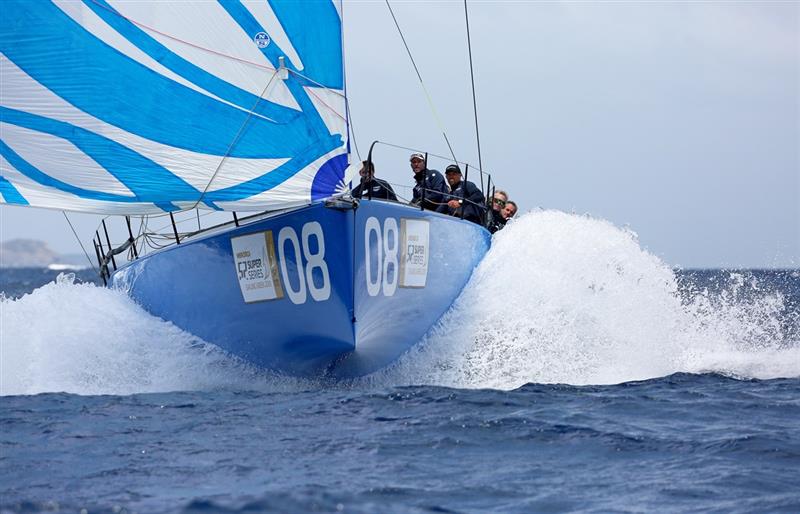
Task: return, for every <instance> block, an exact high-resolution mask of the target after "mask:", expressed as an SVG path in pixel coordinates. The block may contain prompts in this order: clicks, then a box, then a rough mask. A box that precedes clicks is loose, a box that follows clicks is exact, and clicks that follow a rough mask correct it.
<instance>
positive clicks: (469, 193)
mask: <svg viewBox="0 0 800 514" xmlns="http://www.w3.org/2000/svg"><path fill="white" fill-rule="evenodd" d="M444 174H445V178H446V179H447V183H448V184H450V195H449V196H448V199H449V200H448V201H447V203H446V204H445V205H443V206H441V207H440V208H439V212H441V213H444V214H450V215H451V216H457V217H459V218H460V217H462V214H463V218H464V219H465V220H469V221H471V222H473V223H477V224H478V225H482V224H483V214H484V212H485V209H484V206H483V204H484V200H483V193H481V190H480V189H478V186H476V185H475V184H473V183H472V182H469V181H466V180H462V177H461V168H459V167H458V164H451V165H450V166H448V167H447V168H446V169H445V170H444Z"/></svg>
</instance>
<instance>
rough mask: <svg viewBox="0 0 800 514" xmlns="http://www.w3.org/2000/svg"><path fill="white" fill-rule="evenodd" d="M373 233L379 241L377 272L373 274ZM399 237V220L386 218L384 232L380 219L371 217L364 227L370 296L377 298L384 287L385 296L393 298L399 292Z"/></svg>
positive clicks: (365, 257)
mask: <svg viewBox="0 0 800 514" xmlns="http://www.w3.org/2000/svg"><path fill="white" fill-rule="evenodd" d="M373 232H374V233H375V237H376V239H377V241H376V243H377V244H376V245H375V250H376V252H375V253H376V254H377V255H376V257H377V266H376V267H377V270H376V271H375V272H374V273H373V269H372V245H370V239H371V238H372V234H373ZM399 239H400V238H399V235H398V230H397V220H396V219H394V218H386V219H385V220H383V230H381V222H380V221H378V218H375V217H374V216H370V217H369V218H367V223H366V226H365V227H364V265H365V268H366V278H367V293H369V295H370V296H377V294H378V293H379V292H380V291H381V286H383V295H384V296H393V295H394V292H395V291H396V290H397V277H398V272H399V270H398V260H397V259H398V251H399V249H400V248H399V246H400V245H399V243H400V241H399Z"/></svg>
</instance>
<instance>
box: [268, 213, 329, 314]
mask: <svg viewBox="0 0 800 514" xmlns="http://www.w3.org/2000/svg"><path fill="white" fill-rule="evenodd" d="M301 236H302V239H303V253H302V255H303V256H304V257H305V258H306V267H305V272H304V270H303V260H302V258H301V256H300V255H301V254H300V241H298V240H297V232H295V230H294V229H293V228H292V227H283V228H282V229H281V231H280V232H279V233H278V253H279V255H280V263H281V276H282V277H283V283H284V284H286V293H287V294H288V295H289V299H290V300H291V301H292V303H294V304H301V303H305V302H306V284H308V292H310V293H311V298H313V299H314V300H316V301H318V302H322V301H324V300H327V299H328V298H330V296H331V279H330V274H329V273H328V265H327V264H326V263H325V236H324V235H323V233H322V226H321V225H320V224H319V223H318V222H316V221H312V222H310V223H306V224H305V225H303V230H302V233H301ZM311 236H314V237H315V238H316V239H317V252H316V253H311V245H310V244H309V240H310V238H311ZM287 242H288V243H289V244H291V245H292V250H293V251H294V257H295V260H296V262H297V264H296V266H294V270H292V271H294V272H296V273H297V289H293V288H292V283H291V281H290V280H289V271H290V270H289V266H288V264H287V260H286V256H285V247H286V243H287ZM315 269H319V271H320V273H321V275H322V285H320V286H319V287H317V285H316V284H315V283H314V270H315Z"/></svg>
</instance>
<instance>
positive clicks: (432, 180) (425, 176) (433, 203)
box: [410, 153, 450, 211]
mask: <svg viewBox="0 0 800 514" xmlns="http://www.w3.org/2000/svg"><path fill="white" fill-rule="evenodd" d="M410 160H411V169H412V170H413V171H414V180H415V181H416V184H414V199H413V200H412V201H411V203H412V204H414V205H420V203H423V197H424V199H425V200H424V203H423V205H422V207H423V208H424V209H428V210H429V211H435V210H437V209H438V208H439V207H440V206H441V205H444V204H446V202H447V200H446V196H445V195H447V194H448V193H450V189H449V188H448V187H447V182H445V181H444V177H443V176H442V174H441V173H439V172H438V171H436V170H429V169H428V167H427V164H426V162H425V156H424V155H422V154H421V153H414V154H411V159H410Z"/></svg>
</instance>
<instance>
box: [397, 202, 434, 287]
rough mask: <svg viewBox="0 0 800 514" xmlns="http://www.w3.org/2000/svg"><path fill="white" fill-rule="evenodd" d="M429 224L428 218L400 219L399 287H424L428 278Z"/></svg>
mask: <svg viewBox="0 0 800 514" xmlns="http://www.w3.org/2000/svg"><path fill="white" fill-rule="evenodd" d="M429 240H430V224H429V222H428V220H420V219H409V218H401V219H400V242H401V244H402V247H401V248H402V252H403V253H402V255H401V258H400V287H425V283H426V282H427V280H428V256H429V254H430V252H429Z"/></svg>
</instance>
